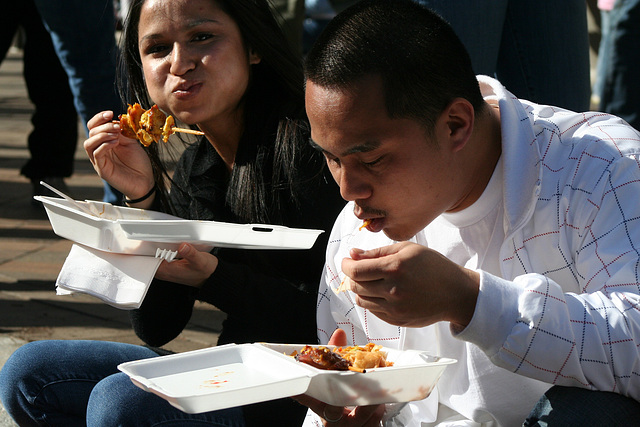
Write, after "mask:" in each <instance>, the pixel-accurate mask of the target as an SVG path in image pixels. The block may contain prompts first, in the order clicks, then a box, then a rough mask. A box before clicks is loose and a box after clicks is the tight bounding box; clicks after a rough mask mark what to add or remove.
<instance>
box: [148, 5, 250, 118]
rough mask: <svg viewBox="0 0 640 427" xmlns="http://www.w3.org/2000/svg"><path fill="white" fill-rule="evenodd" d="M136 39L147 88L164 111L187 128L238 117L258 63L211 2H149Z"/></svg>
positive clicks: (224, 16)
mask: <svg viewBox="0 0 640 427" xmlns="http://www.w3.org/2000/svg"><path fill="white" fill-rule="evenodd" d="M138 34H139V36H138V37H139V38H138V47H139V50H140V58H141V60H142V69H143V73H144V78H145V83H146V85H147V89H148V91H149V95H150V96H151V99H153V101H154V102H155V103H156V104H158V106H159V107H160V108H161V109H163V110H165V111H167V112H169V113H171V114H173V115H174V116H176V117H177V118H178V119H179V120H180V121H182V122H184V123H187V124H206V123H207V122H211V123H218V124H221V123H224V122H225V121H226V120H228V119H234V118H238V117H239V114H241V110H240V101H241V99H242V97H243V95H244V93H245V91H246V90H247V86H248V84H249V76H250V67H251V64H257V63H258V62H260V58H259V57H258V56H257V55H256V54H253V53H251V52H249V50H248V48H247V47H246V46H245V45H244V42H243V40H242V36H241V35H240V30H239V28H238V26H237V25H236V23H235V21H233V20H232V19H231V17H229V15H227V14H226V13H224V12H223V11H222V9H220V7H218V5H217V4H216V3H215V2H214V1H213V0H147V1H146V2H145V4H144V5H143V7H142V10H141V13H140V23H139V25H138Z"/></svg>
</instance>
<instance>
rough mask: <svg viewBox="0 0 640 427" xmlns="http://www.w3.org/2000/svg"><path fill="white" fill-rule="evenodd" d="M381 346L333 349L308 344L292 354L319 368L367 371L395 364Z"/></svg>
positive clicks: (369, 344)
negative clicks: (389, 359)
mask: <svg viewBox="0 0 640 427" xmlns="http://www.w3.org/2000/svg"><path fill="white" fill-rule="evenodd" d="M381 348H382V346H380V345H376V344H373V343H368V344H367V345H364V346H358V345H355V346H349V347H335V348H334V349H333V350H331V349H329V348H328V347H324V346H318V347H313V346H310V345H306V346H304V347H303V348H302V350H300V352H299V353H298V352H294V353H293V354H291V356H293V357H295V359H296V360H297V361H298V362H302V363H306V364H308V365H311V366H313V367H316V368H318V369H324V370H332V371H347V370H350V371H356V372H365V371H366V370H367V369H373V368H384V367H387V366H393V362H390V361H388V360H387V353H386V352H384V351H381V350H380V349H381Z"/></svg>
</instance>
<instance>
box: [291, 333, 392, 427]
mask: <svg viewBox="0 0 640 427" xmlns="http://www.w3.org/2000/svg"><path fill="white" fill-rule="evenodd" d="M328 344H329V345H338V346H345V345H347V335H346V334H345V332H344V331H343V330H342V329H336V330H335V331H334V332H333V334H332V335H331V339H329V343H328ZM293 399H295V400H296V401H298V403H300V404H302V405H304V406H307V407H309V408H310V409H311V410H312V411H313V412H315V413H316V414H318V415H319V416H320V417H321V418H322V420H323V424H324V425H325V426H327V427H339V426H345V427H351V426H353V427H356V426H363V427H379V426H380V421H381V420H382V416H383V415H384V410H385V407H384V405H372V406H357V407H355V408H353V409H349V408H344V407H341V406H332V405H327V404H326V403H324V402H321V401H319V400H318V399H314V398H313V397H310V396H307V395H299V396H294V397H293Z"/></svg>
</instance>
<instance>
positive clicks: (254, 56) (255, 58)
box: [249, 49, 262, 65]
mask: <svg viewBox="0 0 640 427" xmlns="http://www.w3.org/2000/svg"><path fill="white" fill-rule="evenodd" d="M261 60H262V57H261V56H260V55H258V53H257V52H256V51H255V50H253V49H249V64H250V65H255V64H259V63H260V61H261Z"/></svg>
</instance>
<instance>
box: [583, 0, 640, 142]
mask: <svg viewBox="0 0 640 427" xmlns="http://www.w3.org/2000/svg"><path fill="white" fill-rule="evenodd" d="M601 17H602V24H601V26H602V39H601V40H600V49H599V51H598V64H597V80H596V84H595V87H594V92H595V93H596V94H597V95H598V96H599V97H600V107H599V109H600V110H602V111H605V112H607V113H611V114H615V115H616V116H619V117H622V118H623V119H624V120H626V121H627V122H629V124H631V126H633V127H634V128H636V129H638V130H640V76H639V75H638V68H639V67H640V0H616V2H615V4H614V6H613V9H612V10H611V11H602V12H601Z"/></svg>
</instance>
